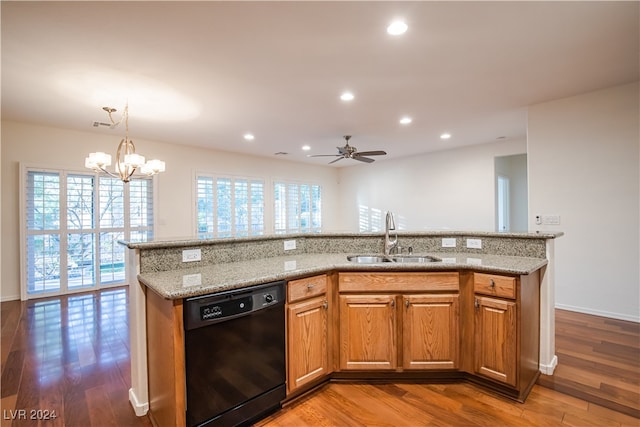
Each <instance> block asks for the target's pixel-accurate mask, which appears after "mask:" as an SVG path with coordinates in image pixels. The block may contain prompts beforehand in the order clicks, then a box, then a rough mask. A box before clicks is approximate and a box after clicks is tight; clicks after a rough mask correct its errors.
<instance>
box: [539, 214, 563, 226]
mask: <svg viewBox="0 0 640 427" xmlns="http://www.w3.org/2000/svg"><path fill="white" fill-rule="evenodd" d="M542 223H543V224H546V225H560V215H542Z"/></svg>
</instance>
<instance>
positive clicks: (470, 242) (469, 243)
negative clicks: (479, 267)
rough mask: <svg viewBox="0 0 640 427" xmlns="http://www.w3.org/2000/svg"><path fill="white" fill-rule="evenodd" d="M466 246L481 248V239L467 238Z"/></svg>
mask: <svg viewBox="0 0 640 427" xmlns="http://www.w3.org/2000/svg"><path fill="white" fill-rule="evenodd" d="M467 248H472V249H482V239H467Z"/></svg>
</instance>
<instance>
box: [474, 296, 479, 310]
mask: <svg viewBox="0 0 640 427" xmlns="http://www.w3.org/2000/svg"><path fill="white" fill-rule="evenodd" d="M475 300H476V301H475V303H474V304H473V305H474V306H475V308H476V310H477V309H479V308H480V301H478V298H476V299H475Z"/></svg>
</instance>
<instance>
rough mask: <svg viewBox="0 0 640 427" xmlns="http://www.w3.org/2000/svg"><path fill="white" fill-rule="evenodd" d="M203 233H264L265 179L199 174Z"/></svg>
mask: <svg viewBox="0 0 640 427" xmlns="http://www.w3.org/2000/svg"><path fill="white" fill-rule="evenodd" d="M196 181H197V183H196V187H197V188H196V193H197V196H196V197H197V227H198V236H200V237H232V236H238V237H241V236H256V235H262V234H264V182H263V181H261V180H259V179H250V178H231V177H215V176H207V175H201V176H198V177H197V180H196Z"/></svg>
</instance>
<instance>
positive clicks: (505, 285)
mask: <svg viewBox="0 0 640 427" xmlns="http://www.w3.org/2000/svg"><path fill="white" fill-rule="evenodd" d="M473 283H474V291H475V293H477V294H483V295H491V296H494V297H501V298H511V299H515V298H516V279H515V277H506V276H498V275H495V274H485V273H473Z"/></svg>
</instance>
